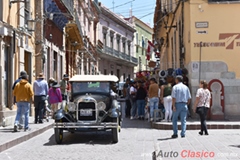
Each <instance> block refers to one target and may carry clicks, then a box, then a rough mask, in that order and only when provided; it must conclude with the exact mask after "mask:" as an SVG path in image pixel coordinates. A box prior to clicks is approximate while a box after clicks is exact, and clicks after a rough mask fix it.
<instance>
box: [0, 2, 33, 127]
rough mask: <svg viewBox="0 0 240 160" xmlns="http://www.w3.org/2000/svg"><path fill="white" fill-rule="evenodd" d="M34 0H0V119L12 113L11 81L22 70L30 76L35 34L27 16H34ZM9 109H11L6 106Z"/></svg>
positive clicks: (11, 118)
mask: <svg viewBox="0 0 240 160" xmlns="http://www.w3.org/2000/svg"><path fill="white" fill-rule="evenodd" d="M34 6H35V2H34V1H19V2H18V1H5V0H0V77H1V78H0V92H1V94H0V123H1V122H2V120H3V119H5V120H6V122H5V123H6V124H5V125H7V124H11V123H12V122H13V120H14V116H15V113H16V112H15V108H14V107H13V96H12V84H13V82H14V81H15V80H16V79H18V76H19V72H20V71H21V70H26V71H27V73H28V74H29V81H30V83H31V82H32V81H33V80H34V73H33V67H34V66H35V52H34V46H35V40H34V37H35V34H34V32H32V29H33V28H32V26H30V25H29V23H28V22H29V20H30V19H34V18H35V11H34ZM10 109H13V110H10Z"/></svg>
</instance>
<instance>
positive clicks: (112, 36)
mask: <svg viewBox="0 0 240 160" xmlns="http://www.w3.org/2000/svg"><path fill="white" fill-rule="evenodd" d="M113 39H114V35H113V34H111V35H110V43H111V44H110V45H111V46H110V47H111V48H113V47H114V46H113Z"/></svg>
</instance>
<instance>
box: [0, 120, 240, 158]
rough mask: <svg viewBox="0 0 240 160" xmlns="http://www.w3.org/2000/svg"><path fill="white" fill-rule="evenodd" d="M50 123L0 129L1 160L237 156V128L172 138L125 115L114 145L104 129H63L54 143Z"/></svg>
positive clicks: (239, 147)
mask: <svg viewBox="0 0 240 160" xmlns="http://www.w3.org/2000/svg"><path fill="white" fill-rule="evenodd" d="M31 122H33V121H32V120H31ZM189 123H190V122H189ZM191 123H193V122H191ZM194 123H197V122H194ZM214 123H215V124H216V123H219V124H220V123H224V122H214ZM235 123H237V122H235ZM52 124H53V121H51V122H45V123H44V124H30V127H31V128H32V130H31V131H29V132H24V131H21V132H17V133H14V132H12V131H13V129H12V127H6V128H0V159H9V157H10V159H14V160H22V159H24V160H35V159H36V160H39V159H52V160H55V159H56V160H61V159H72V160H75V159H76V160H79V159H80V160H81V159H83V160H84V159H93V160H95V159H96V160H100V159H106V160H107V159H108V160H118V159H119V160H120V159H124V160H133V159H134V160H140V159H141V160H150V159H156V160H161V159H163V160H165V159H176V160H179V159H190V160H195V159H196V160H197V159H203V160H205V159H211V160H212V159H214V160H215V159H216V160H221V159H222V160H226V159H229V160H232V159H233V160H234V159H240V130H239V129H218V130H215V129H210V130H209V136H200V135H198V130H187V132H186V137H185V138H181V137H179V138H177V139H171V138H170V137H171V135H172V131H171V130H160V129H152V128H151V125H150V123H149V122H147V121H139V120H129V119H126V118H124V121H123V127H122V131H121V132H120V139H119V143H117V144H112V143H111V140H110V138H109V137H110V136H111V135H110V134H109V133H108V134H106V133H105V132H103V133H98V134H96V133H95V132H93V133H75V134H71V133H67V132H66V133H65V134H64V141H63V144H62V145H56V142H55V140H54V133H53V129H50V128H52ZM169 125H170V124H169ZM44 131H45V132H44ZM37 135H38V136H37ZM34 136H36V137H34ZM22 142H24V143H22ZM17 144H19V145H17ZM13 146H14V147H13ZM73 151H75V152H73ZM43 153H44V154H43ZM66 153H67V154H66ZM69 153H71V154H69ZM153 155H154V156H153Z"/></svg>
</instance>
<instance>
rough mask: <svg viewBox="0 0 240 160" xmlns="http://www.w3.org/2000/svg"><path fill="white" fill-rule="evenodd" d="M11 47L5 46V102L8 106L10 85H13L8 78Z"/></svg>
mask: <svg viewBox="0 0 240 160" xmlns="http://www.w3.org/2000/svg"><path fill="white" fill-rule="evenodd" d="M9 49H10V48H9V47H8V46H5V48H4V73H3V77H4V85H3V86H4V91H3V92H4V94H3V95H4V97H3V101H4V102H3V104H5V105H6V106H7V105H8V104H9V103H8V102H9V100H8V86H9V85H11V84H10V83H9V82H10V80H8V77H9V75H8V74H9V67H8V66H9V64H10V56H9V55H10V54H9Z"/></svg>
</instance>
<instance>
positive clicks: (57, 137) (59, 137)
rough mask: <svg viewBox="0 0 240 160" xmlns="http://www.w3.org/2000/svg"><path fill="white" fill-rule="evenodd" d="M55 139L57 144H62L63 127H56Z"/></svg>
mask: <svg viewBox="0 0 240 160" xmlns="http://www.w3.org/2000/svg"><path fill="white" fill-rule="evenodd" d="M54 134H55V141H56V143H57V144H61V143H62V140H63V129H59V128H54Z"/></svg>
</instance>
